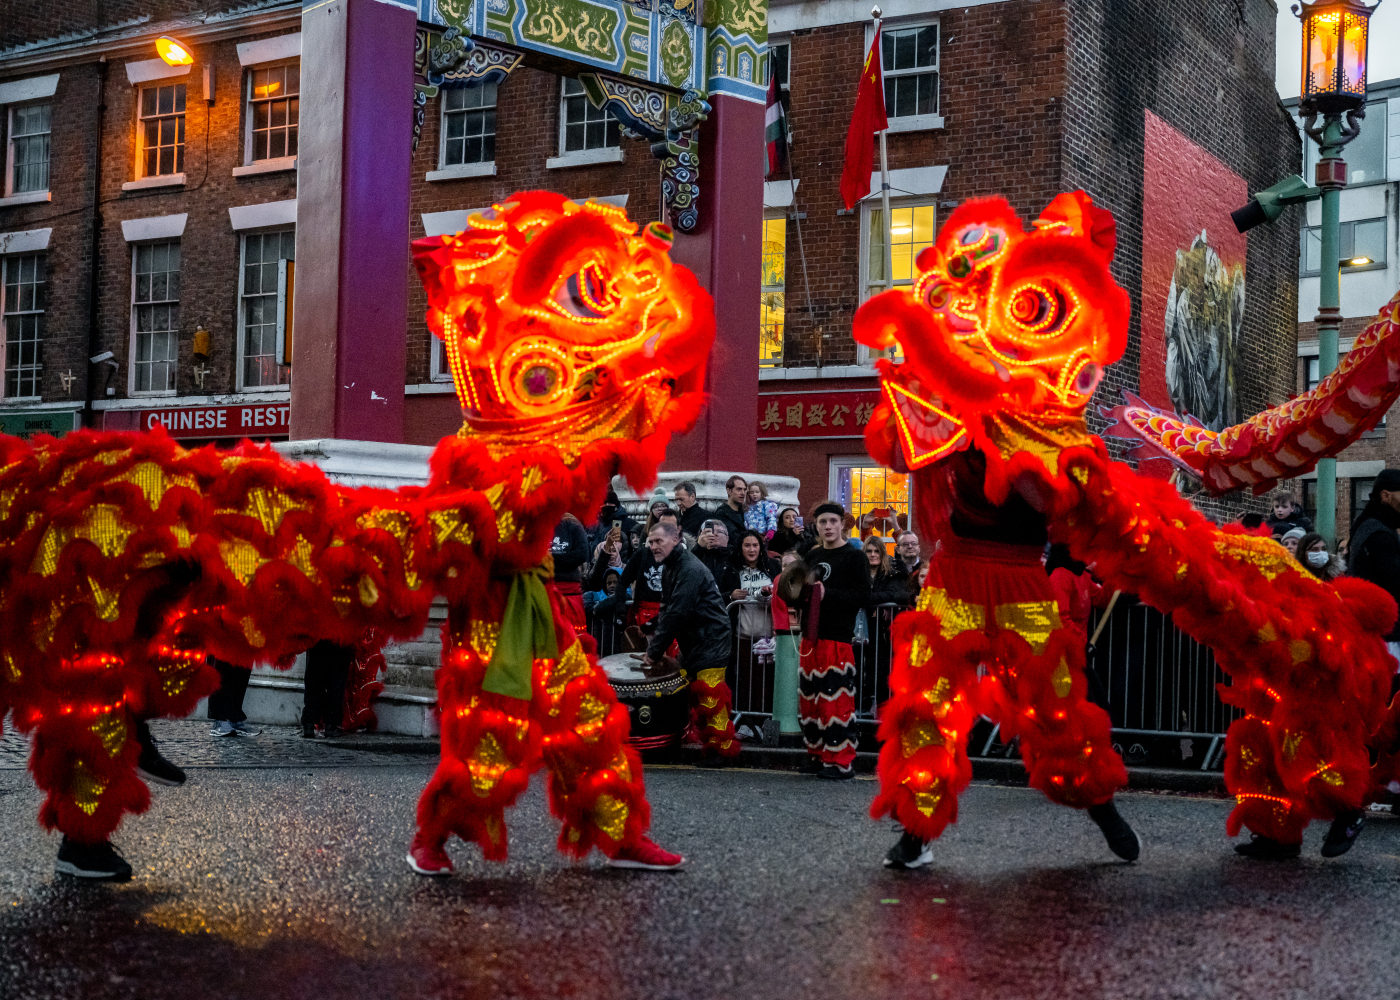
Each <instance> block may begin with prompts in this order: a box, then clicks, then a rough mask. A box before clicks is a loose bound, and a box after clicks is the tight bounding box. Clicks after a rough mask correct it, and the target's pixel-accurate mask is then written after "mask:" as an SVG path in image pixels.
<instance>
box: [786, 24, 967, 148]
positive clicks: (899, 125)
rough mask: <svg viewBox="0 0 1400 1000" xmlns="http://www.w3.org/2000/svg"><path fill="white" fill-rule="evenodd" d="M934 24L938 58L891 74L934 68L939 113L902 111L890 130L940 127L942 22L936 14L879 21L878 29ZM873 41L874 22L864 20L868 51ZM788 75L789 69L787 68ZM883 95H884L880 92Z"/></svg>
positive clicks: (941, 117) (901, 74) (921, 129)
mask: <svg viewBox="0 0 1400 1000" xmlns="http://www.w3.org/2000/svg"><path fill="white" fill-rule="evenodd" d="M930 25H931V26H933V27H936V28H937V29H938V45H937V46H936V52H937V59H936V60H935V63H934V65H933V66H932V67H931V68H930V67H927V66H924V67H920V68H919V69H918V70H908V71H897V72H896V73H895V74H894V75H896V76H904V75H906V73H907V74H909V75H913V74H914V73H916V72H923V73H927V72H930V71H932V72H934V73H937V74H938V108H939V112H940V113H939V114H933V115H905V116H904V117H902V118H891V119H890V120H889V122H890V131H891V132H928V131H931V130H933V129H940V128H943V127H944V125H943V115H942V114H941V112H942V110H943V22H942V21H940V20H939V19H938V18H936V17H907V18H894V17H891V18H886V19H885V20H884V21H882V22H881V23H880V30H881V32H882V33H883V32H886V31H905V30H907V29H909V28H924V27H928V26H930ZM874 41H875V26H874V25H873V24H870V23H868V22H867V24H866V26H865V51H867V52H869V51H870V46H871V44H872V43H873V42H874ZM788 73H789V75H791V73H792V70H791V69H790V68H789V70H788ZM880 73H881V79H884V78H885V68H884V56H883V55H881V62H880ZM882 96H883V95H882Z"/></svg>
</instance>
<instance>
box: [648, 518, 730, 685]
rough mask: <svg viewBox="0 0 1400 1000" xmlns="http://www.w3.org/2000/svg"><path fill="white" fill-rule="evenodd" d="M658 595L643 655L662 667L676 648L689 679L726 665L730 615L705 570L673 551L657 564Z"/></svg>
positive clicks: (680, 550)
mask: <svg viewBox="0 0 1400 1000" xmlns="http://www.w3.org/2000/svg"><path fill="white" fill-rule="evenodd" d="M661 590H662V605H663V606H662V608H661V614H659V615H658V616H657V618H656V631H655V632H654V633H653V634H652V637H651V641H650V642H648V643H647V655H648V656H649V657H650V658H651V659H652V660H653V661H655V662H657V663H660V662H661V656H662V654H663V653H665V652H666V651H667V650H668V649H670V648H671V643H672V642H675V643H676V645H678V646H679V647H680V651H681V657H682V660H683V662H684V665H685V668H686V671H687V672H688V673H689V674H690V676H692V677H694V676H695V675H696V673H698V672H699V671H701V670H710V669H713V668H715V667H724V666H726V665H728V663H729V644H730V629H729V615H728V614H727V613H725V610H724V604H723V602H722V601H721V600H720V596H719V590H718V589H717V588H716V587H715V578H714V577H713V576H711V575H710V571H709V570H708V569H706V568H705V565H704V564H703V563H702V562H700V560H699V559H696V558H695V557H694V556H693V555H691V554H690V553H689V552H687V551H686V550H685V549H683V548H681V547H680V546H679V545H678V546H676V547H675V548H674V549H672V550H671V554H670V555H669V556H667V557H666V559H665V560H663V561H662V563H661Z"/></svg>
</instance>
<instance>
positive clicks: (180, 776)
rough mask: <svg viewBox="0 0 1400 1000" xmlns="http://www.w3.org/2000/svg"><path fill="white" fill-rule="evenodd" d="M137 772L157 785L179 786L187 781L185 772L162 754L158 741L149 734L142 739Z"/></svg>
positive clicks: (137, 760)
mask: <svg viewBox="0 0 1400 1000" xmlns="http://www.w3.org/2000/svg"><path fill="white" fill-rule="evenodd" d="M136 773H137V774H139V775H140V776H141V777H143V778H145V779H146V780H147V781H153V782H155V783H156V784H157V785H172V786H175V787H179V786H180V785H183V784H184V783H185V772H184V771H182V770H180V769H179V768H178V767H176V766H175V765H174V764H172V763H170V761H168V760H166V759H165V758H164V757H162V756H161V755H160V751H159V750H157V749H156V741H155V740H153V739H151V737H150V735H149V734H147V736H146V738H145V739H143V740H141V756H140V757H138V758H137V759H136Z"/></svg>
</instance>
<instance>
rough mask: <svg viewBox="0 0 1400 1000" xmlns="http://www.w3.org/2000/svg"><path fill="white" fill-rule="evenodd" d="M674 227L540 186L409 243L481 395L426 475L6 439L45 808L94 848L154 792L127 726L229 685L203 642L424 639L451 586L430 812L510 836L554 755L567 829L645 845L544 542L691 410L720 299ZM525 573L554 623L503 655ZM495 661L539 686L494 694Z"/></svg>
mask: <svg viewBox="0 0 1400 1000" xmlns="http://www.w3.org/2000/svg"><path fill="white" fill-rule="evenodd" d="M669 245H670V234H669V230H667V229H666V228H665V227H662V226H658V225H656V224H653V225H651V226H649V227H647V228H646V229H645V230H644V231H642V232H641V233H640V234H638V232H637V227H636V226H634V225H632V224H630V223H629V222H628V221H627V219H626V216H625V215H624V214H623V213H622V212H620V211H618V210H615V209H611V208H608V207H606V206H597V205H593V204H591V203H590V204H587V205H578V204H575V203H573V202H569V201H566V200H565V199H564V198H562V197H561V196H558V195H550V194H546V193H543V192H533V193H526V194H521V195H516V196H514V197H513V198H511V199H510V200H508V201H507V202H504V203H502V204H501V205H498V206H496V207H495V209H494V210H493V211H491V212H488V213H484V214H483V215H479V216H476V217H473V219H472V220H471V227H470V228H469V229H468V230H467V231H466V232H464V233H462V234H459V235H457V236H450V237H442V238H435V239H432V240H424V241H420V242H419V243H418V244H416V245H415V256H416V261H417V264H418V267H419V270H420V273H421V274H422V275H423V278H424V282H425V285H426V286H427V288H428V292H429V300H430V303H431V310H430V314H429V325H430V327H431V328H432V329H433V331H434V332H435V333H436V334H437V335H439V336H442V337H443V338H444V340H445V341H446V346H447V350H448V356H449V359H450V362H451V365H452V370H453V374H454V376H455V378H456V383H457V390H458V393H459V395H460V396H461V398H462V402H463V411H464V417H465V424H464V426H463V428H462V430H461V431H460V432H459V434H458V435H457V436H456V437H454V438H448V439H444V440H443V441H442V442H441V444H440V445H439V446H438V448H437V449H436V451H435V452H434V454H433V456H432V459H431V463H430V477H429V482H428V485H427V486H425V487H422V488H405V489H402V490H398V491H387V490H376V489H352V488H344V487H339V486H336V485H333V484H332V483H330V482H329V481H328V480H327V479H326V477H325V476H324V475H323V474H322V473H321V472H320V470H318V469H316V468H315V467H312V466H306V465H299V464H296V463H292V462H288V461H286V460H285V459H283V458H281V457H280V456H278V455H277V454H276V453H275V452H274V451H273V450H272V449H270V448H266V447H259V446H255V445H250V444H244V445H242V446H240V447H239V448H237V449H234V450H233V451H225V452H218V451H216V450H214V449H213V448H204V449H200V450H195V451H190V450H186V449H184V448H182V447H180V446H179V445H178V444H176V443H175V442H174V441H172V440H171V439H169V438H168V437H166V436H165V435H164V434H163V433H151V434H97V433H92V432H79V433H75V434H73V435H70V436H68V437H66V438H64V439H62V440H61V441H53V440H49V439H42V440H40V441H39V442H38V443H36V444H35V445H33V446H31V445H30V444H28V443H26V442H22V441H19V440H17V439H14V438H3V439H0V528H3V536H4V543H3V545H0V602H2V603H3V611H4V619H5V621H6V623H7V627H6V630H5V632H4V638H3V643H0V718H3V717H4V714H5V713H6V712H7V711H9V712H11V713H12V715H11V720H12V726H13V727H14V728H15V729H17V730H19V731H20V732H21V733H25V734H31V735H32V737H33V755H32V758H31V770H32V771H33V774H34V777H35V780H36V782H37V783H38V784H39V786H40V788H41V789H43V790H44V791H45V792H46V793H47V796H46V799H45V802H44V805H43V807H42V811H41V819H42V821H43V822H44V823H45V824H46V825H48V826H50V827H58V828H59V829H61V830H62V831H63V832H64V833H65V834H66V835H67V836H68V837H69V838H70V839H73V840H77V841H78V842H82V843H97V842H100V841H104V840H105V839H106V838H107V837H108V835H109V834H110V833H111V832H112V830H114V829H115V828H116V826H117V824H118V823H119V822H120V820H121V817H122V816H123V815H124V813H126V812H128V811H136V812H139V811H141V810H143V809H144V808H145V807H146V806H147V804H148V802H149V793H148V792H147V790H146V787H145V785H144V783H142V782H141V781H140V780H139V778H138V777H137V775H136V764H137V758H138V755H139V753H140V749H139V747H138V746H137V741H136V739H135V729H136V727H137V726H138V725H139V723H140V722H142V721H143V720H145V719H148V718H153V717H157V716H180V715H185V714H188V713H189V712H190V711H192V710H193V708H194V706H195V703H196V702H197V701H198V700H199V699H200V698H201V697H204V696H205V695H207V694H209V693H210V691H211V690H213V689H214V688H215V687H216V686H217V675H216V674H215V672H214V671H213V669H212V668H211V667H208V666H206V665H205V658H206V655H210V654H212V655H215V656H217V657H219V658H221V659H226V660H230V661H232V662H235V663H245V664H252V663H254V662H279V663H287V662H289V661H290V658H291V657H292V656H294V655H295V654H296V653H298V652H300V651H301V650H304V649H306V648H308V647H309V646H310V645H312V644H313V643H315V642H316V641H318V640H321V639H330V640H334V641H337V642H341V643H345V644H353V643H354V642H356V641H357V640H358V639H359V638H360V637H361V636H362V635H363V634H364V631H365V629H366V628H374V629H376V630H377V631H378V634H379V635H380V636H382V637H383V638H385V639H391V638H399V639H407V638H411V637H414V636H416V635H418V634H420V633H421V632H422V630H423V629H424V628H425V627H426V624H427V621H428V608H429V605H430V604H431V602H432V601H433V599H434V598H435V597H436V596H438V595H441V596H443V597H445V598H446V600H447V602H448V608H449V611H448V620H447V623H446V626H445V627H444V630H443V663H442V667H441V669H440V671H439V674H438V687H439V709H440V711H441V716H442V749H443V759H442V765H441V767H440V768H439V771H438V774H437V775H435V777H434V778H433V780H432V782H431V783H430V785H429V787H428V790H427V791H426V792H425V793H424V798H423V802H422V805H421V807H420V817H419V819H420V825H421V826H424V827H427V828H431V830H432V831H433V832H434V834H435V835H440V836H441V837H443V838H445V837H446V835H447V834H449V833H454V832H455V833H458V834H460V835H462V836H463V837H464V838H466V839H474V840H477V841H479V842H480V843H481V844H482V846H483V849H484V850H485V851H486V853H487V855H488V856H491V857H503V856H504V853H505V837H504V822H503V810H504V808H505V806H507V805H509V804H510V803H511V802H512V801H513V800H514V798H515V796H516V795H518V793H519V791H520V790H521V789H522V788H523V787H524V784H525V782H526V781H527V780H528V774H529V771H530V770H531V769H532V768H534V767H537V766H539V764H540V763H541V762H543V763H546V764H548V765H549V766H550V769H551V773H552V782H551V789H550V791H551V803H552V806H553V808H554V810H555V812H556V813H557V814H558V815H559V816H560V817H561V818H562V819H563V821H564V832H563V834H562V835H561V839H560V843H561V846H562V847H564V848H566V849H567V850H569V851H570V852H572V853H574V854H576V855H580V856H581V855H582V854H586V853H587V852H588V850H589V849H590V848H591V847H593V846H599V847H600V848H602V849H603V850H605V851H607V852H609V853H613V852H615V851H616V850H617V849H618V848H619V847H620V846H622V845H624V844H630V843H635V842H636V841H637V840H638V839H639V838H640V837H641V836H642V835H643V833H644V831H645V829H646V826H647V822H648V809H647V804H646V799H645V792H644V789H643V785H642V779H641V769H640V766H639V763H638V761H637V760H636V758H635V754H633V753H632V752H631V751H630V750H627V749H626V748H625V739H626V736H627V731H628V716H627V711H626V709H625V708H623V707H621V706H619V705H618V703H617V701H616V699H615V697H614V696H613V694H612V690H611V688H610V687H609V686H608V684H607V682H606V679H605V678H604V677H603V675H602V673H601V671H600V670H599V669H598V667H597V664H596V660H595V659H594V657H593V655H592V645H591V640H588V639H587V638H586V637H585V638H584V639H583V640H580V639H579V638H578V637H577V636H576V635H575V632H574V629H573V628H572V627H571V626H570V625H569V624H568V622H567V620H565V619H564V618H563V616H562V614H561V612H560V608H559V604H558V599H557V595H555V594H554V593H553V592H552V587H551V585H550V577H551V570H550V564H549V560H548V552H549V547H550V543H551V540H552V538H553V533H554V527H555V525H556V524H557V523H558V521H559V520H560V519H561V518H562V517H563V516H564V515H565V513H566V512H571V513H573V514H574V515H575V516H578V517H580V518H583V519H585V520H587V519H589V518H590V517H591V516H592V514H593V513H595V512H596V508H597V503H598V500H599V498H600V497H601V495H602V493H603V492H604V491H605V490H606V489H607V486H608V483H609V481H610V479H611V477H612V476H613V475H614V474H616V473H619V472H621V473H623V474H625V475H626V476H628V478H629V479H630V480H631V481H632V482H633V483H634V484H636V485H638V486H639V487H641V486H645V485H649V483H650V481H651V480H652V479H653V478H654V475H655V471H656V467H657V465H658V464H659V462H660V460H661V458H662V457H663V455H664V451H665V446H666V443H667V440H668V439H669V437H670V435H671V434H672V433H673V432H677V431H681V430H684V429H686V428H687V427H688V426H689V425H690V424H691V423H692V422H693V420H694V418H695V415H696V414H697V413H698V411H699V407H700V405H701V403H702V398H703V397H702V395H701V393H700V391H699V390H700V386H701V385H702V383H703V376H704V364H705V359H706V357H707V355H708V350H709V346H710V343H711V341H712V339H713V315H712V309H711V306H710V302H709V298H708V296H707V295H706V293H705V292H704V291H703V290H702V289H701V288H700V287H699V286H698V284H697V283H696V282H695V280H694V278H693V277H692V276H691V275H690V274H689V272H686V271H685V270H684V269H682V268H678V267H674V266H673V265H672V264H671V263H670V260H669V257H668V254H667V249H668V248H669ZM532 588H533V589H532ZM541 588H542V589H541ZM516 589H520V590H521V592H522V593H525V594H526V595H527V596H530V595H536V596H537V595H539V594H544V595H546V596H545V598H544V599H543V600H542V601H541V600H536V602H535V604H534V608H535V610H536V613H537V614H542V615H544V617H545V619H546V620H547V621H548V626H547V627H544V626H542V627H543V628H544V630H545V632H548V633H552V640H553V641H552V642H549V641H545V640H543V639H541V638H540V632H539V630H538V629H537V630H536V634H535V640H534V641H535V645H533V646H531V645H528V644H527V645H526V646H524V647H523V652H522V647H521V646H520V644H519V643H518V642H517V643H504V644H502V645H505V646H509V649H502V650H500V651H498V649H497V645H498V642H499V639H500V635H501V628H502V622H503V619H504V618H506V616H507V612H508V610H509V609H510V608H511V607H512V606H513V605H512V601H513V600H514V598H513V597H512V594H513V593H514V592H515V590H516ZM541 643H542V644H543V646H542V645H541ZM545 648H547V651H548V653H549V654H550V655H547V656H545V655H536V654H539V653H541V652H542V651H544V650H545ZM522 657H523V658H524V659H523V664H524V665H523V667H522V666H521V659H522ZM493 670H495V671H499V672H503V676H505V675H509V676H512V677H513V679H514V681H515V682H516V683H517V685H518V684H519V683H520V682H521V681H522V680H523V683H524V685H525V688H524V691H523V696H521V695H522V692H521V691H520V690H514V689H513V690H512V694H511V695H506V694H499V693H492V691H491V690H489V689H490V687H491V686H492V685H491V684H490V683H489V682H487V687H486V689H483V687H482V685H483V679H484V678H485V677H486V675H487V674H488V672H490V671H493ZM511 670H513V671H514V674H510V671H511ZM522 670H523V677H522Z"/></svg>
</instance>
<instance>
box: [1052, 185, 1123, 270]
mask: <svg viewBox="0 0 1400 1000" xmlns="http://www.w3.org/2000/svg"><path fill="white" fill-rule="evenodd" d="M1035 224H1036V227H1037V228H1057V229H1068V230H1069V231H1070V232H1071V233H1073V234H1074V235H1075V236H1084V237H1087V238H1088V240H1089V242H1090V243H1092V244H1094V246H1095V247H1097V248H1098V250H1099V253H1100V255H1101V256H1102V258H1103V262H1104V264H1110V263H1112V262H1113V254H1114V251H1115V250H1116V249H1117V247H1118V225H1117V223H1115V222H1114V221H1113V213H1112V212H1110V211H1108V209H1106V208H1099V207H1098V206H1097V205H1095V204H1094V200H1093V199H1092V198H1090V197H1089V196H1088V195H1087V194H1085V193H1084V192H1083V191H1071V192H1069V193H1067V194H1059V195H1056V196H1055V200H1054V201H1052V202H1051V203H1050V204H1049V205H1046V206H1045V211H1043V212H1041V213H1040V218H1038V219H1036V220H1035Z"/></svg>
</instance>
